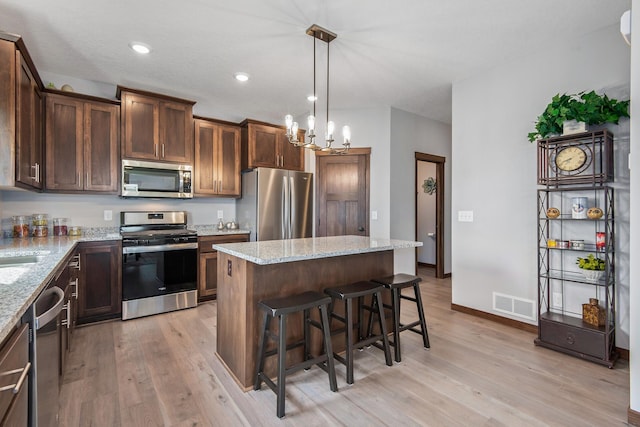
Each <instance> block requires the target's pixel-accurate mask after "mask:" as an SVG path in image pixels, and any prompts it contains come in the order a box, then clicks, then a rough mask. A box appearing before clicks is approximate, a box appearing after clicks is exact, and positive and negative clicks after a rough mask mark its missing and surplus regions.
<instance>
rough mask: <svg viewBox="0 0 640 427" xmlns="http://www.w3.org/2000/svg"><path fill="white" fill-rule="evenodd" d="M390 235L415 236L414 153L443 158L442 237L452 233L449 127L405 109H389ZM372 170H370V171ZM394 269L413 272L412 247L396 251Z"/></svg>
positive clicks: (448, 263) (448, 257) (447, 241)
mask: <svg viewBox="0 0 640 427" xmlns="http://www.w3.org/2000/svg"><path fill="white" fill-rule="evenodd" d="M390 141H391V143H390V156H391V157H390V158H391V164H390V176H391V187H390V188H391V198H390V200H391V202H390V203H391V237H392V238H394V239H402V240H414V239H415V191H416V188H415V153H416V152H420V153H426V154H433V155H436V156H442V157H445V158H446V161H445V206H444V209H445V218H444V227H445V231H444V233H445V236H450V235H451V221H450V220H449V218H450V217H451V194H452V187H451V158H452V154H451V126H450V125H448V124H446V123H442V122H438V121H435V120H431V119H427V118H425V117H421V116H418V115H415V114H412V113H408V112H406V111H402V110H398V109H395V108H392V109H391V139H390ZM372 173H373V171H372ZM444 251H445V254H444V272H445V273H450V272H451V255H450V254H451V241H450V239H449V238H445V247H444ZM395 265H396V271H404V272H408V273H413V272H414V271H415V250H412V249H405V250H402V251H396V257H395Z"/></svg>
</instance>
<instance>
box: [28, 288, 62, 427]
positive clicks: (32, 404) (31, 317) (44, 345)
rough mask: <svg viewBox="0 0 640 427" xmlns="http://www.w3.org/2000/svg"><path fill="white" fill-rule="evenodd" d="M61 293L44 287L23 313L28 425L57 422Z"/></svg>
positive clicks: (56, 289)
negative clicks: (27, 341)
mask: <svg viewBox="0 0 640 427" xmlns="http://www.w3.org/2000/svg"><path fill="white" fill-rule="evenodd" d="M63 305H64V292H63V291H62V289H60V288H58V287H57V286H51V287H49V288H47V289H46V290H44V291H43V292H42V293H41V294H40V296H38V298H37V299H36V301H35V302H34V303H33V304H32V305H31V308H30V309H29V311H28V312H27V315H26V320H27V321H28V322H29V324H30V329H31V332H32V334H31V336H32V337H34V338H33V339H32V341H31V347H30V351H29V353H30V354H29V356H30V360H31V361H32V365H33V368H34V369H33V375H31V379H30V380H31V383H30V384H29V393H30V396H29V408H30V414H29V425H30V426H37V427H49V426H57V425H58V398H59V377H58V370H59V365H60V312H62V309H63Z"/></svg>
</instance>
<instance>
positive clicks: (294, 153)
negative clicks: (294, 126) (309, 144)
mask: <svg viewBox="0 0 640 427" xmlns="http://www.w3.org/2000/svg"><path fill="white" fill-rule="evenodd" d="M277 135H278V147H279V153H280V159H281V160H280V167H281V168H283V169H288V170H294V171H304V148H300V147H296V146H295V145H293V144H291V143H290V142H289V139H288V138H287V135H286V131H285V130H284V129H278V130H277ZM298 140H300V141H304V132H300V133H299V134H298Z"/></svg>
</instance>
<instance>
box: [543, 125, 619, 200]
mask: <svg viewBox="0 0 640 427" xmlns="http://www.w3.org/2000/svg"><path fill="white" fill-rule="evenodd" d="M609 181H613V134H612V133H611V132H609V131H608V130H606V129H603V130H600V131H595V132H583V133H579V134H573V135H566V136H558V137H554V138H548V139H541V140H538V184H540V185H547V186H550V187H558V186H563V185H589V186H594V185H602V184H604V183H605V182H609Z"/></svg>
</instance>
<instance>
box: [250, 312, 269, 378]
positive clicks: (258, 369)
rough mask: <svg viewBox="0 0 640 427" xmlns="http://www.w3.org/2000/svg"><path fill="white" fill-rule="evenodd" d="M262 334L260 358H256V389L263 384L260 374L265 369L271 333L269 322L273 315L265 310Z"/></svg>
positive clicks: (259, 346) (259, 350) (259, 349)
mask: <svg viewBox="0 0 640 427" xmlns="http://www.w3.org/2000/svg"><path fill="white" fill-rule="evenodd" d="M262 323H263V325H264V326H263V327H262V336H261V337H260V343H259V344H258V358H257V359H256V362H257V363H256V376H255V378H256V380H255V383H254V384H253V389H254V390H260V387H261V386H262V377H261V376H260V375H261V373H262V370H263V369H264V353H265V347H266V345H265V344H266V341H267V336H268V335H269V323H271V316H269V313H267V312H265V313H264V316H263V322H262Z"/></svg>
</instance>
